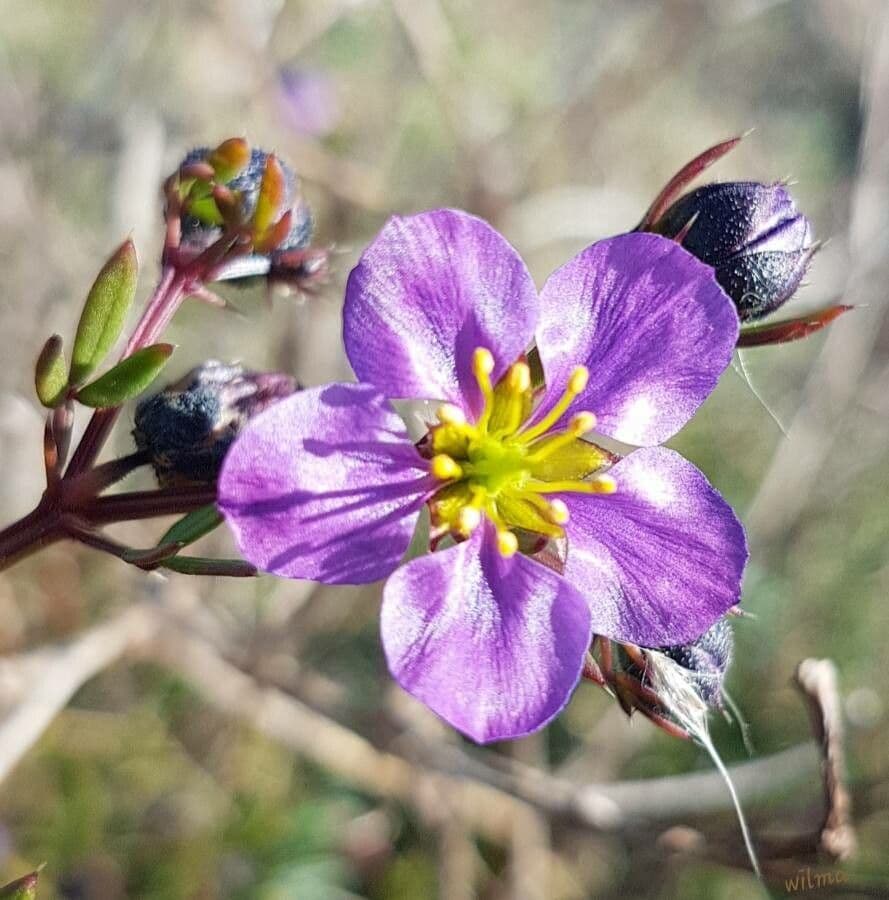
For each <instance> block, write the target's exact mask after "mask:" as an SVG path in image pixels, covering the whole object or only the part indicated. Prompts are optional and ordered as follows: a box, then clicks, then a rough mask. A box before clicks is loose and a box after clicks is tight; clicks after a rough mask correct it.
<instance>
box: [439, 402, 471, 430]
mask: <svg viewBox="0 0 889 900" xmlns="http://www.w3.org/2000/svg"><path fill="white" fill-rule="evenodd" d="M435 414H436V416H438V421H439V422H441V424H442V425H465V424H466V414H465V413H464V412H463V410H462V409H460V407H459V406H454V404H453V403H442V405H441V406H439V407H438V409H437V410H436V411H435Z"/></svg>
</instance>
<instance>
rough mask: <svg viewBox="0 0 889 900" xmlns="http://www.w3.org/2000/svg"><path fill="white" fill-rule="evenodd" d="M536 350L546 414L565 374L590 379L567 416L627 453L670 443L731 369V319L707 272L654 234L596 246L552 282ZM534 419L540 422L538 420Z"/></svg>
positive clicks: (546, 293)
mask: <svg viewBox="0 0 889 900" xmlns="http://www.w3.org/2000/svg"><path fill="white" fill-rule="evenodd" d="M541 302H542V307H541V322H540V327H539V328H538V332H537V345H538V348H539V350H540V357H541V360H542V362H543V368H544V372H545V374H546V382H547V396H546V398H545V400H544V403H543V405H542V406H541V410H540V412H541V413H542V412H543V411H545V410H546V409H548V408H550V407H551V406H552V405H553V403H554V402H555V400H556V399H557V397H558V396H559V395H560V394H561V392H562V390H563V389H564V386H565V383H566V381H567V380H568V377H569V375H570V373H571V370H572V369H573V368H574V367H575V366H577V365H585V366H587V368H589V370H590V380H589V384H588V386H587V389H586V390H585V391H584V393H583V394H581V395H580V396H579V397H578V398H577V399H576V400H575V401H574V403H573V404H572V406H571V409H570V410H569V411H568V413H566V415H569V416H570V415H571V413H572V412H574V411H577V410H580V409H586V410H590V411H591V412H594V413H595V414H596V416H597V417H598V420H599V424H598V426H597V429H596V430H597V431H599V432H601V433H602V434H607V435H609V436H611V437H613V438H616V439H617V440H620V441H625V442H626V443H629V444H641V445H650V444H658V443H660V442H661V441H664V440H666V439H667V438H669V437H670V436H671V435H673V434H675V433H676V432H677V431H678V430H679V429H680V428H681V427H682V426H683V425H684V424H685V423H686V422H687V421H688V420H689V418H690V417H691V416H692V414H693V413H694V411H695V410H696V409H697V408H698V407H699V406H700V405H701V403H703V401H704V400H705V399H706V398H707V395H708V394H709V393H710V392H711V391H712V390H713V388H714V387H715V386H716V382H717V380H718V379H719V376H720V375H721V374H722V371H723V370H724V369H725V367H726V366H727V365H728V364H729V361H730V360H731V356H732V351H733V349H734V346H735V340H736V339H737V336H738V316H737V313H736V312H735V308H734V306H733V305H732V302H731V301H730V300H729V298H728V297H727V296H726V294H725V293H724V292H723V290H722V288H720V287H719V285H718V284H717V283H716V280H715V278H714V275H713V270H712V269H711V268H710V267H709V266H706V265H704V264H703V263H702V262H700V261H699V260H697V259H695V258H694V257H693V256H692V255H691V254H689V253H687V252H686V251H685V250H683V249H682V247H680V246H679V245H678V244H676V243H674V242H673V241H669V240H667V239H665V238H662V237H658V236H657V235H653V234H625V235H621V236H620V237H615V238H610V239H609V240H605V241H599V243H597V244H593V245H592V246H591V247H588V248H587V249H586V250H584V251H583V252H582V253H581V254H580V255H579V256H576V257H575V258H574V259H573V260H571V261H570V262H569V263H567V264H566V265H564V266H562V268H561V269H558V270H557V271H556V272H554V273H553V274H552V275H551V276H550V278H549V280H548V281H547V282H546V285H545V286H544V288H543V292H542V294H541ZM538 415H539V413H538Z"/></svg>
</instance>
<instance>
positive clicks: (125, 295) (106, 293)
mask: <svg viewBox="0 0 889 900" xmlns="http://www.w3.org/2000/svg"><path fill="white" fill-rule="evenodd" d="M138 274H139V262H138V260H137V259H136V248H135V247H134V246H133V242H132V241H131V240H126V241H124V242H123V243H122V244H121V245H120V247H118V248H117V250H115V252H114V253H113V254H112V255H111V258H110V259H109V260H108V262H106V263H105V265H104V266H103V267H102V271H101V272H99V274H98V275H97V276H96V280H95V281H94V282H93V286H92V287H91V288H90V292H89V294H88V295H87V298H86V303H85V304H84V306H83V312H82V313H81V314H80V322H79V323H78V325H77V334H76V336H75V338H74V347H73V349H72V351H71V372H70V376H69V380H70V382H71V384H73V385H77V384H83V382H84V381H85V380H86V379H87V378H88V377H89V376H90V374H92V372H93V371H95V369H96V368H97V367H98V366H99V365H101V363H102V361H103V360H104V359H105V357H106V356H107V355H108V352H109V351H110V350H111V348H112V347H113V346H114V344H115V342H116V341H117V339H118V338H119V337H120V333H121V331H122V330H123V326H124V322H125V321H126V317H127V313H128V312H129V311H130V307H131V306H132V304H133V298H134V297H135V296H136V280H137V277H138Z"/></svg>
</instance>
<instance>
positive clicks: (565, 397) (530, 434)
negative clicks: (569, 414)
mask: <svg viewBox="0 0 889 900" xmlns="http://www.w3.org/2000/svg"><path fill="white" fill-rule="evenodd" d="M589 380H590V370H589V369H588V368H587V367H586V366H577V368H576V369H574V371H573V372H572V373H571V377H570V378H569V379H568V386H567V387H566V388H565V393H564V394H562V396H561V397H560V398H559V401H558V402H557V403H556V405H555V406H554V407H553V408H552V409H551V410H550V411H549V412H548V413H547V414H546V415H545V416H544V417H543V418H542V419H541V420H540V421H539V422H538V423H537V424H536V425H533V426H532V427H531V428H528V429H527V430H525V431H523V432H522V433H521V434H520V435H519V439H520V440H521V441H522V443H524V444H527V443H529V442H530V441H533V440H534V438H538V437H540V435H542V434H546V432H547V431H549V430H550V428H552V427H553V425H555V424H556V422H558V421H559V419H561V418H562V416H563V415H564V414H565V412H566V411H567V409H568V407H569V406H571V404H572V403H573V402H574V398H575V397H576V396H577V395H578V394H580V393H581V392H582V391H584V390H585V389H586V386H587V384H588V383H589Z"/></svg>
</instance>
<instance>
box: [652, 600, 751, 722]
mask: <svg viewBox="0 0 889 900" xmlns="http://www.w3.org/2000/svg"><path fill="white" fill-rule="evenodd" d="M660 649H661V652H662V653H664V654H666V655H667V656H669V657H670V659H672V660H673V661H674V662H677V663H679V665H680V666H682V668H683V669H688V671H689V673H690V678H691V680H692V683H693V684H694V687H695V689H696V690H697V692H698V694H699V695H700V696H701V699H702V700H703V701H704V702H705V703H706V704H707V705H708V706H715V707H721V706H722V683H723V681H724V680H725V674H726V671H727V670H728V667H729V666H730V665H731V662H732V652H733V650H734V635H733V634H732V626H731V624H730V623H729V620H728V617H727V616H723V618H721V619H718V620H717V622H716V623H715V624H714V625H712V626H711V627H710V629H709V630H708V631H705V632H704V633H703V634H702V635H701V636H700V637H699V638H698V639H697V640H696V641H692V642H691V643H690V644H680V645H678V646H675V647H662V648H660Z"/></svg>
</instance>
